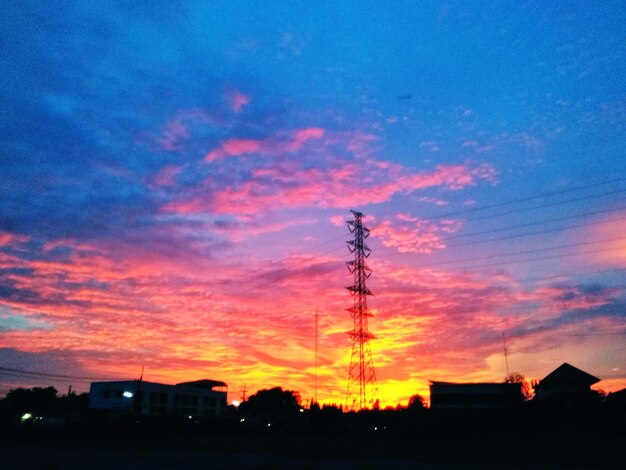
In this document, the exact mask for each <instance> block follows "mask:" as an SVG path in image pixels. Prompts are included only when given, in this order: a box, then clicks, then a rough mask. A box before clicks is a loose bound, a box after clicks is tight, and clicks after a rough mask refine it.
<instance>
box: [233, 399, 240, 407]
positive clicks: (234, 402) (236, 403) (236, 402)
mask: <svg viewBox="0 0 626 470" xmlns="http://www.w3.org/2000/svg"><path fill="white" fill-rule="evenodd" d="M239 405H241V403H240V402H239V400H233V406H234V407H235V408H237V407H238V406H239Z"/></svg>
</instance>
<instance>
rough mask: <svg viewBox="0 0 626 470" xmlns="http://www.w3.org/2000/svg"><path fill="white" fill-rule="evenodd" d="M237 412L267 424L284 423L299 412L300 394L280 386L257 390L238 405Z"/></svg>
mask: <svg viewBox="0 0 626 470" xmlns="http://www.w3.org/2000/svg"><path fill="white" fill-rule="evenodd" d="M239 412H240V413H242V414H243V415H244V416H246V417H249V418H252V419H255V420H263V421H267V423H268V424H274V423H286V422H289V421H291V420H293V419H295V418H296V417H297V416H298V415H299V414H300V394H299V393H298V392H294V391H292V390H283V389H282V388H281V387H274V388H270V389H264V390H259V391H258V392H257V393H255V394H254V395H251V396H250V398H248V400H247V401H245V402H244V403H242V404H241V405H239Z"/></svg>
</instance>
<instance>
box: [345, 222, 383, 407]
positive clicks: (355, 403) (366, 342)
mask: <svg viewBox="0 0 626 470" xmlns="http://www.w3.org/2000/svg"><path fill="white" fill-rule="evenodd" d="M350 212H352V215H353V217H354V218H353V219H352V220H348V221H346V223H347V224H348V228H349V229H350V233H351V234H352V235H353V237H354V238H353V239H352V240H348V241H347V242H346V243H347V244H348V249H349V250H350V253H353V254H354V260H353V261H348V262H347V265H348V269H349V270H350V272H351V273H352V274H353V275H354V284H353V285H351V286H348V287H346V289H348V290H349V291H350V293H351V294H352V298H353V306H352V307H351V308H348V309H346V310H348V312H350V316H351V317H352V320H353V323H354V326H353V328H352V331H349V332H348V335H349V336H350V338H351V339H352V353H351V355H350V370H349V372H348V386H347V389H346V409H347V410H361V409H364V408H370V407H374V406H376V404H377V401H375V400H376V393H377V391H376V372H375V371H374V361H373V359H372V350H371V348H370V340H371V339H372V338H374V335H373V334H371V333H370V331H369V328H368V318H369V317H371V316H372V314H371V313H369V311H368V309H367V296H368V295H372V292H371V291H370V290H369V289H368V288H367V285H366V280H367V279H368V278H369V277H370V275H371V274H372V270H371V269H370V268H369V267H368V266H367V264H366V263H365V259H366V258H368V257H369V256H370V253H371V251H372V250H370V248H369V247H368V246H367V245H366V244H365V239H366V238H367V237H369V234H370V230H369V229H368V228H367V227H366V226H365V225H363V217H365V216H364V215H363V214H362V213H361V212H357V211H350Z"/></svg>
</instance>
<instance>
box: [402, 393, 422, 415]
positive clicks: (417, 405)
mask: <svg viewBox="0 0 626 470" xmlns="http://www.w3.org/2000/svg"><path fill="white" fill-rule="evenodd" d="M425 409H426V404H425V401H424V398H423V397H422V396H421V395H420V394H419V393H416V394H415V395H413V396H412V397H411V398H409V404H408V405H407V407H406V410H407V411H409V412H411V413H415V412H419V411H423V410H425Z"/></svg>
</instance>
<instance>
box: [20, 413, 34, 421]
mask: <svg viewBox="0 0 626 470" xmlns="http://www.w3.org/2000/svg"><path fill="white" fill-rule="evenodd" d="M32 417H33V415H32V414H31V413H24V414H23V415H22V417H21V418H20V422H22V423H24V422H26V421H28V420H29V419H31V418H32Z"/></svg>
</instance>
